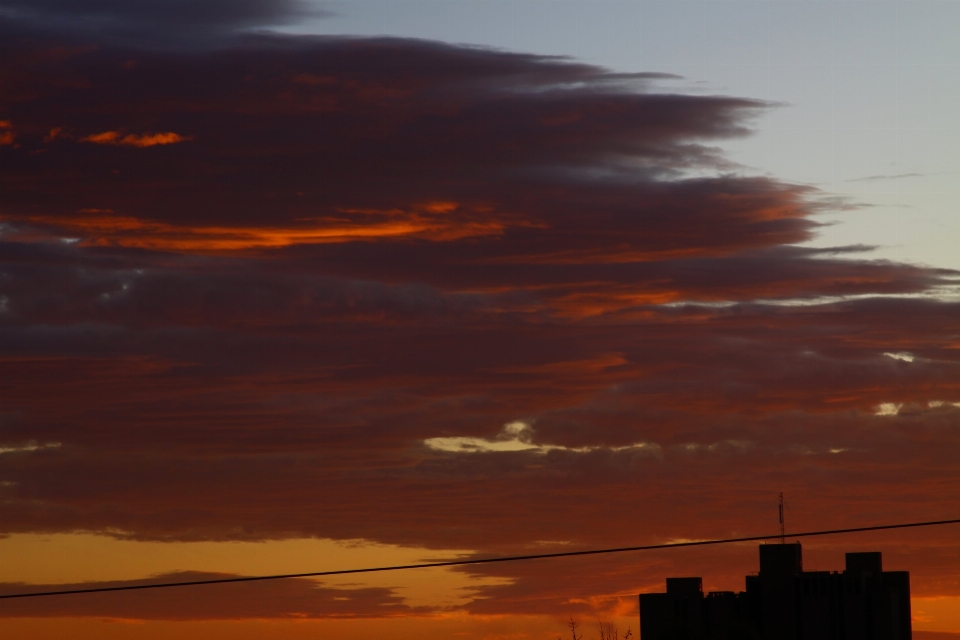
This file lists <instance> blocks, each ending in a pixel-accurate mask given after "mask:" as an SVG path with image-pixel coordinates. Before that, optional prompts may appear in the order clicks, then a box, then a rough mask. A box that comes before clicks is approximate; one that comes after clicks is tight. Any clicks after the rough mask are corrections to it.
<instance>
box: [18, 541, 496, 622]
mask: <svg viewBox="0 0 960 640" xmlns="http://www.w3.org/2000/svg"><path fill="white" fill-rule="evenodd" d="M467 553H469V551H466V550H445V551H436V550H431V549H424V548H416V547H400V546H395V545H385V544H376V543H371V542H367V541H363V540H353V541H336V540H327V539H316V538H298V539H286V540H268V541H263V542H142V541H136V540H120V539H116V538H112V537H109V536H103V535H96V534H89V533H58V534H49V535H43V534H15V535H11V536H8V537H6V538H2V539H0V558H3V562H2V573H0V580H2V581H3V582H24V583H29V584H67V583H78V582H94V581H107V580H134V579H140V578H146V577H150V576H155V575H158V574H163V573H169V572H173V571H204V572H221V573H233V574H238V575H267V574H274V573H299V572H309V571H336V570H341V569H354V568H362V567H374V566H386V565H398V564H411V563H418V562H430V561H434V560H445V559H454V558H456V557H458V556H461V555H463V554H467ZM320 581H321V582H322V583H323V584H324V585H325V586H328V587H343V588H359V587H385V588H392V589H395V590H396V593H397V595H398V596H400V597H402V598H403V599H404V601H405V602H406V603H407V604H408V605H410V606H439V607H444V606H446V607H449V606H458V605H461V604H464V603H465V602H468V601H469V600H470V590H471V589H473V588H477V587H480V586H484V585H494V584H504V583H505V582H508V581H505V580H502V579H495V578H474V577H471V576H470V575H468V574H465V573H463V572H459V571H455V570H453V569H451V568H436V569H421V570H416V571H406V572H404V573H403V575H402V576H401V575H400V574H398V573H373V574H364V575H347V576H333V577H329V578H323V579H322V580H320Z"/></svg>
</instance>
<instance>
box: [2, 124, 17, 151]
mask: <svg viewBox="0 0 960 640" xmlns="http://www.w3.org/2000/svg"><path fill="white" fill-rule="evenodd" d="M11 129H13V124H12V123H11V122H10V121H9V120H0V147H2V146H4V145H10V146H13V144H14V140H15V139H16V137H17V136H16V134H15V133H14V132H13V131H12V130H11Z"/></svg>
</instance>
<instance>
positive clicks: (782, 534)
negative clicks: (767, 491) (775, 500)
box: [780, 491, 787, 544]
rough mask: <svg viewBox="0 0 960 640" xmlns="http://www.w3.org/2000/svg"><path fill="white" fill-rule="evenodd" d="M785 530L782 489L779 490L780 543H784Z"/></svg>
mask: <svg viewBox="0 0 960 640" xmlns="http://www.w3.org/2000/svg"><path fill="white" fill-rule="evenodd" d="M786 537H787V534H786V530H785V529H784V527H783V491H781V492H780V544H786Z"/></svg>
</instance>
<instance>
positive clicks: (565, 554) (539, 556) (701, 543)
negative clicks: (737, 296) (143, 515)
mask: <svg viewBox="0 0 960 640" xmlns="http://www.w3.org/2000/svg"><path fill="white" fill-rule="evenodd" d="M944 524H960V518H955V519H953V520H929V521H926V522H906V523H900V524H881V525H875V526H872V527H852V528H849V529H824V530H822V531H804V532H801V533H793V534H790V536H789V537H791V538H810V537H813V536H831V535H838V534H842V533H860V532H864V531H885V530H889V529H910V528H915V527H933V526H937V525H944ZM778 538H780V534H779V533H777V534H774V535H765V536H746V537H743V538H721V539H717V540H694V541H691V542H668V543H664V544H648V545H641V546H636V547H615V548H612V549H588V550H585V551H561V552H557V553H536V554H531V555H525V556H501V557H494V558H475V559H473V560H447V561H444V562H425V563H421V564H401V565H394V566H390V567H368V568H365V569H340V570H337V571H311V572H309V573H281V574H276V575H268V576H244V577H238V578H214V579H211V580H186V581H183V582H158V583H153V584H136V585H124V586H122V587H94V588H91V589H64V590H62V591H37V592H33V593H10V594H6V595H0V600H8V599H11V598H38V597H41V596H68V595H76V594H81V593H107V592H111V591H137V590H140V589H166V588H169V587H195V586H200V585H205V584H228V583H233V582H259V581H263V580H286V579H289V578H319V577H324V576H342V575H348V574H353V573H377V572H383V571H404V570H407V569H429V568H434V567H458V566H464V565H471V564H492V563H494V562H516V561H519V560H545V559H548V558H570V557H573V556H593V555H600V554H605V553H624V552H627V551H654V550H656V549H675V548H678V547H706V546H711V545H718V544H732V543H735V542H760V541H762V540H775V539H778Z"/></svg>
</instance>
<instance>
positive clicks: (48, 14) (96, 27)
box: [0, 0, 328, 47]
mask: <svg viewBox="0 0 960 640" xmlns="http://www.w3.org/2000/svg"><path fill="white" fill-rule="evenodd" d="M325 15H328V13H327V12H326V11H323V10H321V9H319V8H313V7H311V6H310V5H309V4H308V3H307V2H305V1H302V0H134V1H131V2H126V1H124V0H0V17H3V18H5V19H6V20H7V21H8V25H7V28H8V29H10V28H11V27H14V25H19V28H20V29H24V30H26V31H27V32H28V33H32V34H36V33H47V34H49V33H56V34H59V35H61V36H64V37H69V38H72V39H76V40H78V41H86V42H88V43H89V42H101V43H113V44H124V45H127V46H133V47H139V46H144V45H146V46H156V45H163V44H167V45H170V44H181V45H182V44H192V45H195V46H196V45H210V44H213V43H212V42H211V41H210V39H211V38H213V39H222V38H228V37H230V36H235V35H237V34H238V33H240V32H243V31H246V30H251V29H263V28H268V27H274V26H279V25H283V24H289V23H292V22H295V21H296V20H298V19H300V18H304V17H308V16H309V17H314V18H316V17H323V16H325ZM14 33H15V31H8V32H7V35H8V36H10V35H13V34H14Z"/></svg>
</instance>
